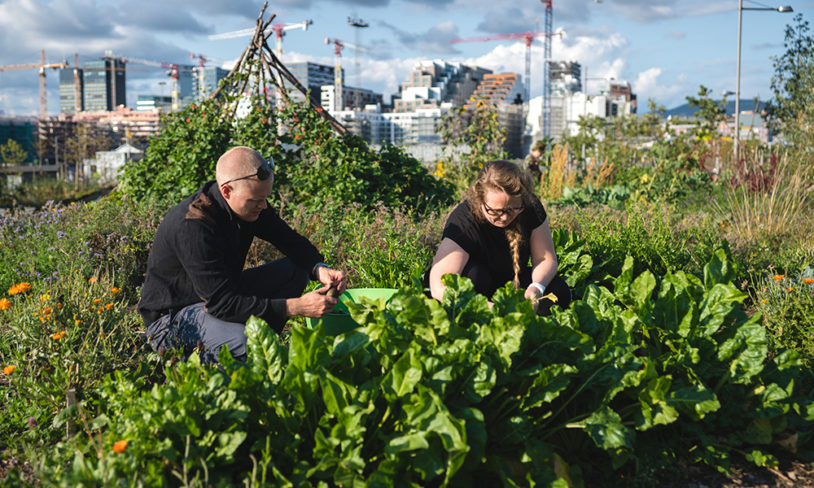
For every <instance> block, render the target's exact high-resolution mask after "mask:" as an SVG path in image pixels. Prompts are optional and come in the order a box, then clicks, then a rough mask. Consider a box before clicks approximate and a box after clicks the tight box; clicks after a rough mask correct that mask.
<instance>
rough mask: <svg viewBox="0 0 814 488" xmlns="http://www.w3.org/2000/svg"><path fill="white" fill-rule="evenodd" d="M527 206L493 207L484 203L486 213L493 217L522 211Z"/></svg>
mask: <svg viewBox="0 0 814 488" xmlns="http://www.w3.org/2000/svg"><path fill="white" fill-rule="evenodd" d="M524 208H526V207H509V208H491V207H490V206H489V205H486V202H484V203H483V209H484V210H485V211H486V213H487V214H488V215H489V216H491V217H500V216H501V215H504V214H505V215H511V214H516V213H518V212H521V211H522V210H523V209H524Z"/></svg>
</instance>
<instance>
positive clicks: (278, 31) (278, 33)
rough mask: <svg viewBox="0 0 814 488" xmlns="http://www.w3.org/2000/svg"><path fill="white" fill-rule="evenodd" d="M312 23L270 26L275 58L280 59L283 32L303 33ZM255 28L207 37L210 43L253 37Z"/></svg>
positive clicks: (283, 23)
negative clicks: (274, 42) (272, 34)
mask: <svg viewBox="0 0 814 488" xmlns="http://www.w3.org/2000/svg"><path fill="white" fill-rule="evenodd" d="M313 23H314V21H312V20H311V19H308V20H305V21H303V22H294V23H285V22H280V23H277V24H272V25H271V26H269V27H270V28H271V30H273V31H274V38H275V41H276V46H275V49H274V51H275V54H276V55H277V57H278V58H279V57H282V55H283V36H285V31H289V30H292V29H302V30H304V31H307V30H308V26H309V25H311V24H313ZM254 30H255V28H254V27H252V28H250V29H241V30H236V31H232V32H224V33H223V34H214V35H211V36H209V37H208V39H209V40H210V41H218V40H221V39H234V38H236V37H250V36H252V35H254Z"/></svg>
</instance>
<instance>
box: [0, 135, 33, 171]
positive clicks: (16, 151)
mask: <svg viewBox="0 0 814 488" xmlns="http://www.w3.org/2000/svg"><path fill="white" fill-rule="evenodd" d="M0 159H2V161H3V164H4V165H6V166H18V165H21V164H23V163H24V162H26V160H27V159H28V153H27V152H26V150H25V149H23V146H21V145H20V144H19V143H18V142H17V141H15V140H14V139H9V140H8V142H6V143H5V144H3V145H2V146H0Z"/></svg>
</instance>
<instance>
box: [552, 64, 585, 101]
mask: <svg viewBox="0 0 814 488" xmlns="http://www.w3.org/2000/svg"><path fill="white" fill-rule="evenodd" d="M548 78H549V80H550V81H551V94H552V95H558V96H563V95H566V94H569V93H577V92H581V91H582V65H580V64H579V63H577V62H575V61H549V62H548Z"/></svg>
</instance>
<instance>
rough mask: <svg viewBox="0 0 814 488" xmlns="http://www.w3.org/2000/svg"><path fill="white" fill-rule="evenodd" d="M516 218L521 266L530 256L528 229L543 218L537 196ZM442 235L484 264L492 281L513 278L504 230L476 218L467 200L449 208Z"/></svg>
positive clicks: (543, 211)
mask: <svg viewBox="0 0 814 488" xmlns="http://www.w3.org/2000/svg"><path fill="white" fill-rule="evenodd" d="M516 218H517V222H518V224H519V225H520V227H519V230H520V232H521V234H522V235H523V239H522V242H521V244H520V263H521V268H522V267H525V266H528V263H529V257H530V256H531V251H530V247H529V239H530V237H531V232H532V231H533V230H534V229H536V228H537V227H539V226H540V225H542V223H543V222H545V219H546V211H545V208H543V204H542V203H540V200H538V199H537V198H535V199H534V203H533V205H532V207H531V208H525V209H524V210H523V211H522V212H520V214H519V215H518V216H517V217H516ZM442 237H448V238H450V239H452V240H453V241H454V242H455V243H456V244H458V245H459V246H461V248H462V249H463V250H464V251H466V252H467V254H469V259H470V260H475V261H476V262H479V263H483V264H485V265H487V266H488V268H489V270H490V271H491V275H492V279H493V280H495V282H497V283H506V282H508V281H512V280H513V279H514V266H513V263H512V252H511V249H510V248H509V241H508V240H507V239H506V231H505V230H504V229H503V228H501V227H496V226H494V225H492V224H490V223H489V222H487V221H486V220H479V219H478V218H477V217H476V216H475V214H474V211H473V209H472V208H471V205H470V203H469V201H468V200H467V201H464V202H463V203H461V204H460V205H458V206H457V207H455V210H453V211H452V213H451V214H450V216H449V218H448V219H447V223H446V225H445V226H444V233H443V236H442Z"/></svg>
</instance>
